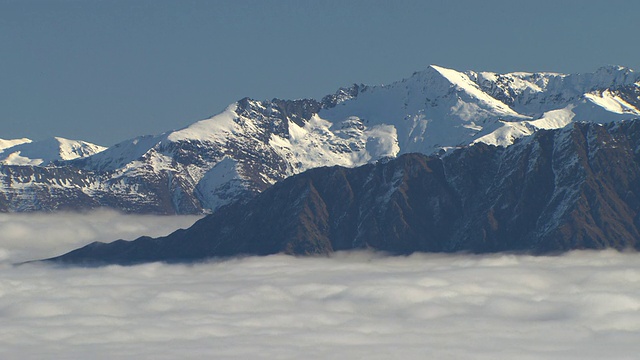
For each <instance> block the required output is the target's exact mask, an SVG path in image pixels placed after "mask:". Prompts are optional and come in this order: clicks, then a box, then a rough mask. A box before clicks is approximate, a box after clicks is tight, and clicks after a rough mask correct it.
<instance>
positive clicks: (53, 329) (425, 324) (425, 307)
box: [0, 215, 640, 359]
mask: <svg viewBox="0 0 640 360" xmlns="http://www.w3.org/2000/svg"><path fill="white" fill-rule="evenodd" d="M3 216H8V217H11V216H13V215H3ZM21 216H23V218H22V219H23V220H24V219H28V218H29V217H30V216H27V215H21ZM111 216H114V217H113V218H112V219H111V221H104V222H100V221H97V220H95V219H94V220H89V218H88V217H91V215H86V216H84V217H82V216H79V217H76V219H74V218H73V216H71V215H69V216H68V218H67V219H66V220H65V221H66V222H63V224H64V226H61V225H58V224H57V223H58V222H60V219H56V218H55V217H50V219H56V221H55V222H52V223H50V224H48V226H50V227H49V228H48V229H49V233H51V234H55V233H56V232H62V229H63V228H64V227H70V228H71V227H74V226H75V227H76V229H77V230H82V231H80V233H83V232H87V233H93V234H94V235H91V236H92V237H93V238H95V237H97V235H95V234H102V236H107V235H108V234H107V230H108V229H117V231H122V227H123V226H124V225H123V224H125V223H127V222H128V224H129V225H130V226H132V227H134V226H133V225H132V223H133V221H129V220H124V219H123V218H121V217H118V216H116V215H111ZM44 218H46V216H43V215H35V216H33V219H34V220H33V221H34V223H36V224H38V226H37V227H35V228H36V229H38V228H39V229H45V228H46V226H45V225H46V224H45V221H44V220H43V219H44ZM96 218H97V217H96ZM146 219H147V220H146V221H147V224H152V223H153V224H158V223H157V222H156V223H154V221H155V220H153V221H151V220H152V218H151V217H147V218H146ZM167 219H171V218H166V217H163V218H160V219H158V220H162V221H164V222H165V223H167V222H168V221H167ZM87 222H89V223H91V224H92V225H91V226H89V225H86V223H87ZM118 223H120V224H121V225H120V226H119V225H117V224H118ZM83 224H85V225H83ZM0 227H4V229H7V224H6V222H5V223H0ZM83 229H84V230H83ZM87 229H89V230H87ZM20 231H23V232H22V234H23V235H24V236H25V237H24V238H23V239H24V240H25V241H27V242H26V245H27V247H28V248H30V250H32V251H33V252H34V253H42V254H47V255H53V254H49V253H50V252H52V251H54V250H56V251H57V250H58V249H54V247H55V246H53V245H52V244H51V242H50V241H53V238H50V241H46V240H45V239H42V240H44V241H43V242H42V243H41V245H42V247H38V243H37V242H36V241H33V240H29V239H28V237H29V236H32V235H33V234H34V233H33V232H29V231H31V230H25V229H23V230H19V227H16V228H15V229H14V232H13V234H14V235H15V236H17V234H19V233H20ZM73 233H74V231H68V232H66V233H65V234H66V235H65V236H61V237H59V238H57V239H64V238H68V237H69V236H72V235H69V234H73ZM116 237H118V236H116ZM2 241H3V243H2V246H0V247H3V248H4V249H5V253H6V254H9V257H8V258H6V259H5V264H4V265H1V267H2V269H1V271H0V314H1V316H2V327H1V329H0V334H1V336H0V358H5V359H6V358H17V357H19V358H21V359H41V358H92V359H114V358H118V359H176V358H180V359H202V358H225V359H256V358H262V359H274V358H279V359H283V358H286V359H300V358H305V359H328V358H343V359H356V358H367V359H390V358H401V359H424V358H432V359H465V358H467V359H468V358H473V359H514V358H518V359H539V358H563V359H587V358H592V359H602V358H633V357H634V356H635V354H637V352H638V350H640V345H639V344H638V342H637V338H638V333H639V332H640V312H638V310H639V309H640V291H639V290H638V289H639V287H638V285H639V284H640V265H639V263H638V261H637V260H638V255H637V254H635V253H633V254H624V253H617V252H613V251H603V252H573V253H570V254H568V255H566V256H557V257H530V256H515V255H505V254H499V255H490V256H472V255H423V254H422V255H413V256H409V257H382V256H379V255H375V254H370V253H346V254H345V253H343V254H337V255H336V256H334V257H332V258H295V257H289V256H283V255H276V256H269V257H262V258H257V257H251V258H245V259H235V260H230V261H224V262H212V263H207V264H198V265H190V266H187V265H165V264H159V263H154V264H147V265H140V266H135V267H120V266H109V267H104V268H59V267H52V266H49V265H24V266H18V267H13V266H10V265H8V264H7V263H6V261H9V260H15V258H12V257H11V256H12V255H15V254H18V255H23V252H22V251H19V249H20V248H21V244H20V242H18V241H17V237H14V240H13V241H11V242H6V241H4V239H3V240H2ZM60 241H62V245H60V247H63V246H65V247H67V248H69V247H73V246H72V242H71V241H70V240H69V241H68V242H66V243H65V242H64V240H60ZM77 241H80V240H77ZM85 241H86V240H85Z"/></svg>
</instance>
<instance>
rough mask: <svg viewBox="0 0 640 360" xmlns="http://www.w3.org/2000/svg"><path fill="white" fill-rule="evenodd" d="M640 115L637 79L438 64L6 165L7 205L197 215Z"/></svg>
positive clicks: (3, 207) (0, 194) (248, 104)
mask: <svg viewBox="0 0 640 360" xmlns="http://www.w3.org/2000/svg"><path fill="white" fill-rule="evenodd" d="M637 117H640V75H639V74H637V73H635V72H633V71H632V70H630V69H627V68H623V67H615V66H611V67H604V68H601V69H598V70H597V71H596V72H594V73H589V74H573V75H563V74H555V73H511V74H495V73H488V72H472V71H468V72H458V71H455V70H451V69H446V68H443V67H439V66H430V67H429V68H427V69H426V70H424V71H421V72H417V73H414V74H413V75H412V76H411V77H409V78H407V79H404V80H402V81H398V82H396V83H393V84H390V85H383V86H366V85H353V86H352V87H349V88H343V89H340V90H339V91H338V92H336V93H335V94H333V95H328V96H326V97H324V98H323V99H322V100H292V101H290V100H278V99H274V100H271V101H257V100H251V99H246V98H245V99H242V100H240V101H238V102H237V103H235V104H231V105H230V106H229V107H228V108H227V109H226V110H225V111H224V112H222V113H221V114H219V115H216V116H214V117H212V118H210V119H206V120H202V121H199V122H196V123H194V124H193V125H191V126H188V127H187V128H184V129H181V130H178V131H170V132H167V133H164V134H160V135H157V136H142V137H138V138H135V139H132V140H127V141H124V142H122V143H119V144H117V145H115V146H112V147H110V148H108V149H106V150H104V151H101V152H99V153H97V154H95V155H93V156H88V157H81V158H79V159H76V160H70V161H64V162H54V163H53V164H50V165H48V166H17V165H13V166H9V165H4V166H0V211H37V210H46V211H50V210H58V209H87V208H94V207H101V206H106V207H113V208H116V209H120V210H123V211H126V212H150V213H163V214H172V213H200V212H207V211H211V210H215V209H217V208H219V207H220V206H223V205H226V204H229V203H232V202H234V201H236V200H243V199H245V200H246V199H249V198H251V197H252V196H253V195H255V194H257V193H260V192H262V191H264V190H265V189H267V188H268V187H270V186H271V185H273V184H274V183H276V182H278V181H280V180H283V179H285V178H287V177H289V176H291V175H294V174H298V173H301V172H303V171H305V170H308V169H312V168H316V167H321V166H332V165H340V166H345V167H354V166H358V165H363V164H366V163H370V162H375V161H377V160H379V159H385V158H393V157H396V156H398V155H401V154H404V153H411V152H420V153H424V154H432V153H446V152H451V151H452V150H453V149H455V148H459V147H461V146H466V145H469V144H473V143H485V144H493V145H509V144H511V143H512V142H513V141H514V140H515V139H517V138H520V137H523V136H528V135H531V134H533V133H534V132H536V131H537V130H539V129H555V128H561V127H564V126H566V125H567V124H570V123H572V122H574V121H592V122H600V123H604V122H610V121H620V120H626V119H632V118H637Z"/></svg>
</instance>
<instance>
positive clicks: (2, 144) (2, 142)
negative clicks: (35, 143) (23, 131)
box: [0, 138, 31, 153]
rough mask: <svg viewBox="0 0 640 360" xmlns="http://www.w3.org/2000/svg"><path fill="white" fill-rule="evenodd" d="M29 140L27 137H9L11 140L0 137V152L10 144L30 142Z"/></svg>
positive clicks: (10, 145)
mask: <svg viewBox="0 0 640 360" xmlns="http://www.w3.org/2000/svg"><path fill="white" fill-rule="evenodd" d="M30 142H31V139H27V138H22V139H11V140H4V139H0V153H2V151H3V150H4V149H6V148H10V147H12V146H16V145H20V144H24V143H30Z"/></svg>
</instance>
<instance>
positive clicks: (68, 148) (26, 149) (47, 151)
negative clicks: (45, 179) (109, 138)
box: [0, 137, 106, 166]
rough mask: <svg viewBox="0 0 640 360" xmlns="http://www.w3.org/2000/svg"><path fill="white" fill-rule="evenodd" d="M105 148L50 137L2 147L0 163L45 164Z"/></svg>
mask: <svg viewBox="0 0 640 360" xmlns="http://www.w3.org/2000/svg"><path fill="white" fill-rule="evenodd" d="M105 149H106V148H105V147H103V146H99V145H96V144H92V143H88V142H86V141H80V140H69V139H65V138H61V137H52V138H49V139H45V140H41V141H33V142H31V141H29V142H23V143H19V144H17V145H14V146H12V147H9V148H6V149H4V151H3V152H2V153H0V164H3V165H37V166H46V165H49V164H51V163H52V162H55V161H66V160H73V159H78V158H84V157H87V156H91V155H94V154H96V153H99V152H101V151H103V150H105Z"/></svg>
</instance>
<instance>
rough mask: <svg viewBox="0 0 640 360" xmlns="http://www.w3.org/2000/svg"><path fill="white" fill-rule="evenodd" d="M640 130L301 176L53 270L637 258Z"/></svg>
mask: <svg viewBox="0 0 640 360" xmlns="http://www.w3.org/2000/svg"><path fill="white" fill-rule="evenodd" d="M639 149H640V119H638V120H631V121H623V122H618V123H609V124H606V125H600V124H593V123H576V124H571V125H569V126H566V127H565V128H563V129H556V130H542V131H539V132H537V133H535V134H534V135H533V136H530V137H527V138H526V139H524V140H522V141H518V142H516V143H515V144H513V145H512V146H509V147H496V146H491V145H485V144H476V145H475V146H471V147H467V148H464V149H458V150H455V151H453V152H452V153H451V154H450V155H449V156H446V157H437V156H426V155H423V154H415V153H414V154H405V155H402V156H399V157H398V158H397V159H392V160H390V161H387V162H378V163H376V164H367V165H364V166H361V167H357V168H344V167H340V166H333V167H325V168H318V169H312V170H309V171H306V172H304V173H302V174H297V175H295V176H292V177H290V178H288V179H285V180H283V181H281V182H279V183H278V184H276V185H274V186H272V187H271V188H269V189H267V190H265V191H264V192H262V193H261V194H259V195H257V196H256V197H255V198H253V199H251V200H250V201H249V202H247V203H244V204H243V203H234V204H232V205H230V206H228V207H225V208H224V209H221V210H220V211H216V212H214V213H213V214H211V215H209V216H207V217H205V218H203V219H201V220H200V221H198V222H196V223H195V224H194V225H193V226H192V227H190V228H188V229H184V230H182V229H181V230H178V231H176V232H174V233H173V234H170V235H168V236H165V237H161V238H156V239H152V238H150V237H141V238H139V239H138V240H135V241H130V242H128V241H122V240H121V241H115V242H112V243H109V244H105V243H93V244H90V245H87V246H85V247H83V248H80V249H78V250H75V251H72V252H70V253H68V254H66V255H63V256H61V257H58V258H55V259H51V260H52V261H58V262H64V263H71V264H82V265H106V264H136V263H140V262H150V261H168V262H177V261H180V262H190V261H201V260H203V259H207V258H211V257H227V256H238V255H269V254H275V253H286V254H295V255H325V254H330V253H332V252H334V251H341V250H352V249H376V250H381V251H385V252H388V253H392V254H410V253H413V252H416V251H421V252H456V251H470V252H474V253H486V252H500V251H511V252H513V251H516V252H532V253H536V254H546V253H559V252H564V251H569V250H573V249H605V248H615V249H619V250H633V249H635V250H640V222H639V221H638V214H640V157H638V153H639V152H640V150H639Z"/></svg>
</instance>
